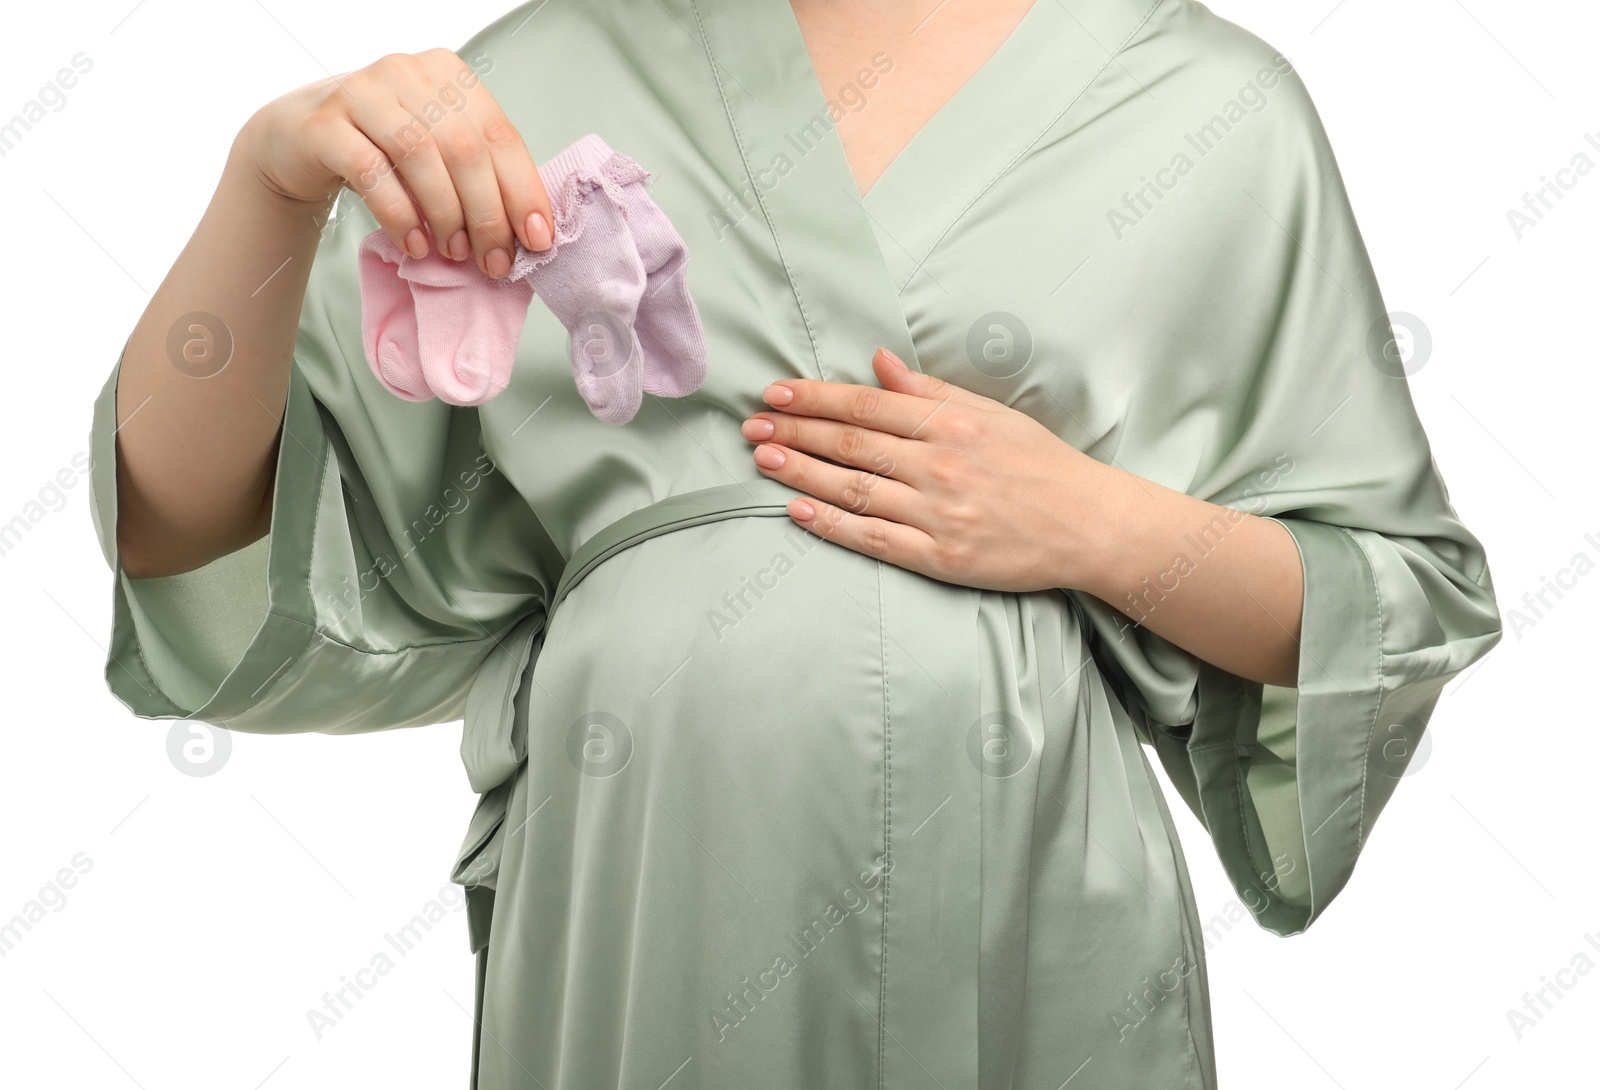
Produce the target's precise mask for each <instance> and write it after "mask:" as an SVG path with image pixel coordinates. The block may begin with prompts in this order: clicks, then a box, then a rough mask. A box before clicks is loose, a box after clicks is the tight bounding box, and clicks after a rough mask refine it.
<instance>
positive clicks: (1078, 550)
mask: <svg viewBox="0 0 1600 1090" xmlns="http://www.w3.org/2000/svg"><path fill="white" fill-rule="evenodd" d="M1091 464H1092V466H1093V469H1092V470H1091V472H1092V473H1093V475H1094V487H1093V489H1092V491H1091V492H1090V493H1089V494H1090V495H1092V496H1093V497H1095V501H1094V502H1093V503H1091V504H1090V505H1089V508H1088V511H1087V517H1084V516H1085V512H1084V511H1083V509H1082V508H1081V507H1080V508H1079V509H1078V511H1077V512H1075V513H1074V515H1073V516H1072V517H1074V518H1075V519H1076V520H1077V530H1078V532H1077V534H1076V535H1075V536H1076V538H1077V541H1078V544H1077V545H1076V547H1075V548H1074V549H1073V553H1074V555H1072V556H1070V557H1068V558H1066V564H1067V568H1066V572H1065V581H1064V582H1063V583H1061V585H1062V586H1064V587H1068V588H1070V589H1075V590H1082V591H1086V592H1087V593H1089V594H1092V595H1094V596H1095V597H1096V598H1099V599H1101V600H1102V601H1105V602H1108V603H1110V604H1113V605H1115V604H1116V599H1119V598H1125V597H1126V596H1127V592H1128V590H1129V589H1130V587H1131V586H1132V585H1133V583H1134V582H1135V581H1136V576H1135V575H1134V574H1133V573H1134V572H1136V571H1139V570H1141V569H1140V565H1141V562H1142V558H1141V556H1140V549H1139V546H1140V545H1141V544H1142V543H1144V542H1147V541H1148V540H1149V537H1148V535H1147V534H1145V533H1144V532H1143V531H1142V530H1141V522H1140V519H1141V516H1142V515H1143V514H1144V513H1146V511H1147V509H1148V506H1149V496H1148V494H1147V493H1146V492H1145V491H1144V490H1143V488H1142V487H1141V485H1142V484H1143V483H1144V482H1142V481H1140V479H1139V478H1137V477H1135V476H1134V475H1133V474H1132V473H1129V472H1128V471H1127V470H1124V469H1119V468H1117V467H1116V466H1113V465H1107V464H1105V463H1103V462H1092V463H1091ZM1081 495H1082V493H1080V496H1081Z"/></svg>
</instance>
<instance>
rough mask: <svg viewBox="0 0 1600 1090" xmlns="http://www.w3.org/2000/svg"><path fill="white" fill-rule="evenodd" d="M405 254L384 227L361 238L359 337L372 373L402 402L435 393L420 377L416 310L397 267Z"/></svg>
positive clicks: (423, 397) (427, 398)
mask: <svg viewBox="0 0 1600 1090" xmlns="http://www.w3.org/2000/svg"><path fill="white" fill-rule="evenodd" d="M405 258H406V255H405V254H404V253H402V252H401V250H400V248H399V247H398V246H396V245H395V244H394V243H393V242H392V241H390V239H389V236H388V235H386V234H384V233H383V232H382V231H374V232H372V234H370V235H368V236H367V237H366V238H365V239H363V240H362V241H361V248H360V250H359V252H358V255H357V262H358V267H359V269H360V278H361V340H362V343H363V346H364V347H365V349H366V353H367V362H368V363H369V364H370V365H371V367H372V373H373V374H374V375H377V376H378V381H379V382H381V383H383V385H384V388H385V389H387V390H388V391H389V392H390V393H392V394H394V395H395V396H396V397H400V398H404V399H405V400H406V401H427V400H429V399H430V398H432V397H433V391H432V390H430V389H429V388H428V383H427V381H426V380H425V379H424V378H423V376H422V364H421V357H420V355H419V353H418V348H417V312H416V307H415V305H414V304H413V303H412V301H411V290H410V289H409V288H408V287H407V286H406V283H405V281H403V280H402V279H401V278H400V275H399V271H398V267H399V265H400V264H401V261H402V260H403V259H405Z"/></svg>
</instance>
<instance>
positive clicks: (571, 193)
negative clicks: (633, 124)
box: [506, 134, 645, 424]
mask: <svg viewBox="0 0 1600 1090" xmlns="http://www.w3.org/2000/svg"><path fill="white" fill-rule="evenodd" d="M539 172H540V176H541V177H542V178H545V181H546V192H547V193H548V194H549V195H550V203H551V212H552V214H553V216H554V219H555V222H556V237H555V242H554V244H553V245H552V246H551V247H550V249H548V250H545V251H542V252H538V251H532V250H525V249H522V248H521V247H520V246H519V247H518V254H517V257H516V258H515V260H513V262H512V268H511V272H510V273H509V274H508V275H507V277H506V279H508V280H513V281H520V282H523V283H526V284H528V285H531V287H532V289H533V293H534V294H535V295H537V296H538V297H539V298H540V299H542V300H543V301H544V304H545V306H547V307H549V308H550V312H551V313H552V314H554V315H555V316H556V318H557V319H558V320H559V321H560V322H561V324H562V325H563V326H565V327H566V329H567V333H568V337H569V341H568V350H569V353H570V355H571V358H572V377H573V380H574V382H575V383H576V384H577V387H578V393H579V394H580V395H581V396H582V397H583V400H584V401H585V402H586V403H587V404H588V406H589V410H590V411H591V412H592V413H594V415H595V416H596V417H598V418H599V419H601V420H603V421H605V422H606V423H608V424H625V423H627V422H628V421H629V420H631V419H633V416H634V414H635V413H637V412H638V411H639V403H640V401H641V400H642V399H643V397H644V373H643V372H644V366H645V356H644V352H643V350H642V348H641V346H640V343H639V337H638V335H637V334H636V333H635V331H634V322H635V320H636V318H637V316H638V309H639V301H640V299H641V298H642V297H643V296H644V291H645V269H644V264H643V262H642V261H641V260H640V257H639V251H638V247H637V245H636V244H635V240H634V237H633V234H632V232H631V231H630V229H629V224H628V219H627V216H626V215H625V214H624V212H623V210H622V205H621V204H620V203H619V200H618V190H619V189H620V188H621V187H622V186H624V185H626V184H628V183H629V182H632V181H634V180H637V179H640V178H643V177H644V170H643V169H642V168H641V167H640V166H639V165H638V164H637V163H635V162H633V160H631V159H629V158H627V156H623V155H617V154H615V153H614V152H612V151H611V149H610V148H609V147H607V146H606V143H605V141H603V140H601V139H600V138H599V137H598V136H595V135H593V134H590V135H589V136H585V137H583V138H582V139H580V140H578V141H576V142H575V143H573V144H572V146H571V147H569V148H567V149H566V150H565V151H562V152H561V153H560V154H558V155H556V156H555V157H554V158H552V159H550V160H548V161H547V162H546V163H545V164H544V165H543V166H541V167H540V168H539ZM546 172H548V176H547V174H546ZM552 178H554V179H560V181H559V183H558V184H556V185H552V184H551V179H552Z"/></svg>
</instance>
